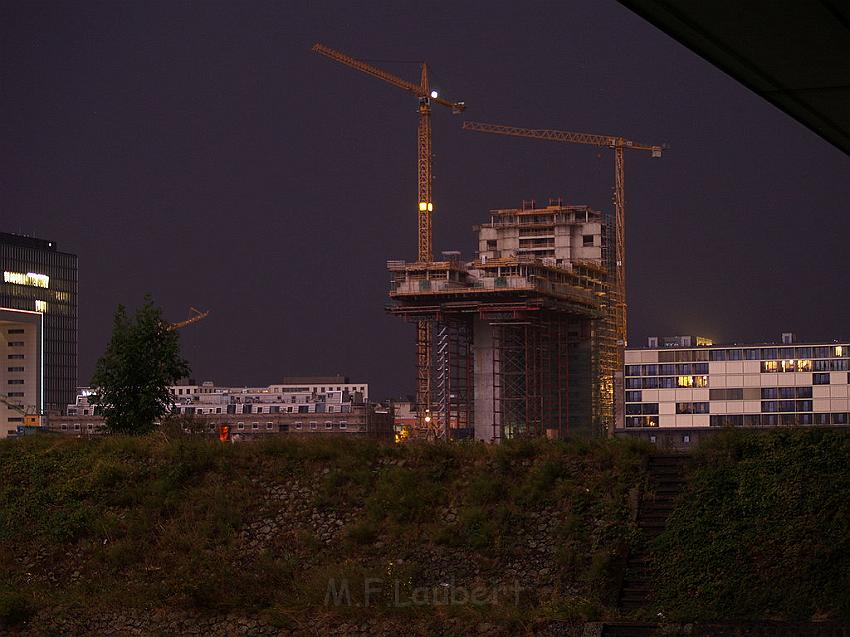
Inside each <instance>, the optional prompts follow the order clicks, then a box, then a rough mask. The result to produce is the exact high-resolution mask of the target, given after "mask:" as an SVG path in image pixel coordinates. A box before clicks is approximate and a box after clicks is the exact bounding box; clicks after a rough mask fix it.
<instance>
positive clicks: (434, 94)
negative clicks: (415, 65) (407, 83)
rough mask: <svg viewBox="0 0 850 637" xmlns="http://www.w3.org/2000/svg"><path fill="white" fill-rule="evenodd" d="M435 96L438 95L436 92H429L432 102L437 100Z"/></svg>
mask: <svg viewBox="0 0 850 637" xmlns="http://www.w3.org/2000/svg"><path fill="white" fill-rule="evenodd" d="M437 95H439V93H437V91H431V99H433V100H435V99H437Z"/></svg>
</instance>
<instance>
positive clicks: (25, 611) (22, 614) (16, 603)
mask: <svg viewBox="0 0 850 637" xmlns="http://www.w3.org/2000/svg"><path fill="white" fill-rule="evenodd" d="M33 613H34V608H33V605H32V604H31V603H30V600H29V599H28V598H27V596H26V595H24V594H23V593H21V592H19V591H15V590H11V589H0V628H2V627H3V624H6V625H9V626H15V625H17V624H20V623H23V622H25V621H27V620H28V619H29V618H30V617H32V615H33Z"/></svg>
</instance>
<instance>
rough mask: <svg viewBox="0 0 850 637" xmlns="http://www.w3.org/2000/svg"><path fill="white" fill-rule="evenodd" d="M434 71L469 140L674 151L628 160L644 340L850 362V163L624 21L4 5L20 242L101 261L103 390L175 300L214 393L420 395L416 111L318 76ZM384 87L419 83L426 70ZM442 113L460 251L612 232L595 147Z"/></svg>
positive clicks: (1, 188) (8, 179)
mask: <svg viewBox="0 0 850 637" xmlns="http://www.w3.org/2000/svg"><path fill="white" fill-rule="evenodd" d="M316 41H320V42H323V43H325V44H327V45H329V46H331V47H334V48H337V49H340V50H342V51H344V52H348V53H350V54H352V55H354V56H356V57H361V58H367V59H381V60H420V59H425V60H427V61H428V63H429V66H430V67H431V75H432V80H433V83H434V84H435V85H436V86H437V87H438V88H440V89H442V90H443V95H444V96H446V97H448V98H450V99H457V100H465V101H466V103H467V105H468V110H467V114H466V117H468V118H469V119H471V120H479V121H488V122H497V123H505V124H513V125H518V126H527V127H540V128H544V127H547V128H562V129H566V130H574V131H582V132H593V133H603V134H621V135H623V136H625V137H628V138H631V139H633V140H636V141H639V142H643V143H661V142H666V143H668V144H670V146H671V149H670V151H669V152H668V153H666V154H665V156H664V157H663V158H662V159H660V160H653V159H650V158H649V157H648V156H644V155H643V154H642V153H631V154H629V153H627V157H626V196H627V208H626V211H627V219H628V225H627V235H628V245H627V248H628V285H629V304H630V340H631V343H632V344H642V343H644V342H645V337H646V336H647V335H652V334H687V333H698V334H702V335H707V336H710V337H713V338H714V339H716V340H721V341H733V340H735V341H739V342H745V341H763V340H769V339H774V338H776V337H777V336H778V334H779V333H780V332H781V331H787V330H794V331H796V332H797V333H798V335H799V336H800V337H801V338H806V339H832V338H837V337H843V338H847V337H848V325H850V300H848V299H850V295H848V292H850V283H848V266H849V265H850V258H848V239H850V221H848V219H850V179H848V177H849V176H850V159H848V157H847V156H845V155H843V154H842V153H840V152H839V151H838V150H837V149H835V148H833V147H832V146H830V145H829V144H828V143H827V142H825V141H823V140H821V139H820V138H819V137H817V136H816V135H815V134H814V133H811V132H809V131H808V130H807V129H805V128H804V127H803V126H802V125H800V124H798V123H796V122H795V121H793V120H792V119H791V118H790V117H788V116H786V115H784V114H783V113H781V112H780V111H778V110H777V109H775V108H774V107H772V106H770V105H769V104H767V103H766V102H764V101H763V100H762V99H760V98H759V97H757V96H756V95H754V94H752V93H750V92H749V91H748V90H747V89H745V88H743V87H742V86H740V85H739V84H737V83H736V82H735V81H734V80H732V79H731V78H729V77H727V76H726V75H724V74H723V73H722V72H720V71H718V70H717V69H715V68H714V67H712V66H711V65H709V64H708V63H707V62H705V61H703V60H702V59H701V58H699V57H697V56H696V55H695V54H693V53H691V52H690V51H688V50H687V49H685V48H684V47H682V46H681V45H679V44H677V43H676V42H674V41H673V40H672V39H670V38H669V37H668V36H666V35H664V34H663V33H661V32H660V31H658V30H656V29H655V28H654V27H652V26H650V25H649V24H648V23H645V22H644V21H643V20H641V19H640V18H639V17H637V16H636V15H634V14H632V13H630V12H629V11H628V10H626V9H625V8H623V7H622V6H620V5H619V4H617V3H616V2H613V1H597V0H587V1H584V2H561V1H553V2H525V3H519V2H468V3H467V2H463V3H458V2H415V3H406V2H356V3H355V2H295V1H286V2H279V1H274V2H260V1H251V2H235V1H233V2H211V1H204V2H176V1H174V0H168V1H166V2H161V1H156V2H151V1H145V2H141V1H137V2H129V1H127V2H114V1H112V0H109V1H107V2H91V1H87V2H49V3H47V2H39V1H22V0H21V1H14V2H9V1H5V0H4V1H3V2H2V3H0V131H2V133H0V201H2V204H0V230H3V231H10V232H23V233H27V234H32V235H36V236H40V237H44V238H49V239H53V240H55V241H57V242H58V243H59V246H60V249H64V250H67V251H69V252H75V253H77V254H78V255H79V257H80V382H81V383H85V382H87V380H88V379H89V378H90V376H91V373H92V370H93V368H94V362H95V360H96V359H97V357H98V356H99V355H100V353H101V352H102V350H103V348H104V346H105V344H106V341H107V339H108V337H109V330H110V322H111V315H112V312H113V310H114V308H115V305H116V304H117V303H125V304H127V305H130V306H135V305H136V304H138V302H139V301H140V300H141V298H142V296H143V295H144V294H145V292H150V293H152V294H153V296H154V298H155V300H156V301H157V302H158V303H160V304H161V305H162V306H163V308H164V310H165V313H166V316H167V317H168V318H169V319H171V320H179V319H182V318H184V317H185V316H186V315H187V314H188V309H187V308H188V306H189V305H194V306H196V307H199V308H203V309H209V310H210V311H211V313H210V316H209V318H207V319H206V320H204V321H203V322H201V323H199V324H197V325H194V326H192V327H190V328H187V329H186V330H185V331H184V332H183V344H184V354H185V355H186V356H187V358H189V359H190V362H191V364H192V367H193V369H194V375H195V377H196V378H197V379H198V380H203V379H213V380H215V381H217V382H219V383H232V384H241V383H247V384H268V383H272V382H277V381H279V380H280V378H281V377H282V376H284V375H295V374H319V373H326V374H334V373H343V374H347V375H350V376H352V377H354V378H356V379H358V380H360V379H363V380H366V381H368V382H370V383H371V384H372V393H373V395H374V396H375V397H380V396H385V395H390V394H399V393H402V392H410V391H412V389H413V385H414V370H413V360H414V357H413V354H414V350H413V342H414V328H413V327H412V326H411V325H405V324H403V323H401V322H398V321H397V320H395V319H392V318H390V317H387V316H385V314H384V311H383V307H384V304H385V302H386V298H385V295H386V291H387V287H388V285H387V282H388V277H387V274H386V271H385V262H386V260H387V259H407V260H412V259H414V258H415V244H416V213H415V208H416V171H415V169H416V163H415V162H416V119H417V115H416V101H415V98H414V97H412V96H409V95H408V94H406V93H404V92H402V91H400V90H398V89H395V88H393V87H391V86H389V85H385V84H383V83H381V82H379V81H378V80H375V79H372V78H370V77H367V76H365V75H361V74H359V73H357V72H356V71H353V70H351V69H349V68H347V67H344V66H341V65H339V64H335V63H333V62H331V61H329V60H327V59H325V58H321V57H319V56H317V55H315V54H313V53H311V52H310V46H311V45H312V44H313V43H314V42H316ZM381 66H384V67H386V68H387V69H389V70H391V71H393V72H395V73H397V74H399V75H402V76H405V77H409V78H410V79H412V80H416V79H417V78H418V67H417V66H416V65H415V64H394V63H382V64H381ZM443 110H444V109H438V110H437V111H435V113H434V151H435V160H434V162H435V163H434V174H435V182H434V192H435V201H436V205H437V209H438V212H437V214H436V215H435V218H434V244H435V245H434V247H435V252H437V253H439V251H441V250H447V249H458V250H462V251H463V252H464V253H465V254H470V253H471V252H472V250H474V248H475V243H474V235H473V233H472V231H471V226H472V225H473V224H474V223H477V222H481V221H484V220H486V218H487V215H488V210H489V209H491V208H496V207H512V206H515V205H519V204H520V203H521V201H522V200H523V199H532V198H534V199H536V200H537V201H539V202H541V203H545V201H546V200H547V198H548V197H558V196H560V197H563V198H564V199H565V200H567V201H568V202H570V203H576V204H582V203H588V204H591V205H593V206H594V207H597V208H605V209H607V208H609V207H610V200H611V184H612V180H613V177H612V158H611V155H610V152H609V151H606V150H597V149H595V148H592V147H584V146H575V145H567V144H553V143H545V142H538V141H533V140H523V139H512V138H504V137H497V136H487V135H481V134H478V133H470V132H463V131H461V128H460V125H461V119H460V118H459V117H454V116H452V115H451V114H450V113H449V112H448V111H446V112H440V111H443Z"/></svg>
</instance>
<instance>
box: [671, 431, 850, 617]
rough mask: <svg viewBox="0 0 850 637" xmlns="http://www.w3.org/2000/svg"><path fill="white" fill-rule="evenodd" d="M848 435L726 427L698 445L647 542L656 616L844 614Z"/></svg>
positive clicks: (847, 602)
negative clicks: (684, 481)
mask: <svg viewBox="0 0 850 637" xmlns="http://www.w3.org/2000/svg"><path fill="white" fill-rule="evenodd" d="M848 458H850V436H848V435H847V433H845V432H843V431H825V430H779V431H771V432H741V431H731V432H728V433H724V434H721V435H719V436H717V437H716V438H715V439H713V440H711V441H710V442H709V443H707V444H704V445H703V447H702V448H701V449H700V452H699V453H698V455H697V456H696V458H695V463H694V467H693V469H692V471H691V473H690V476H689V484H688V488H687V491H686V493H684V494H683V496H682V498H681V500H680V501H679V503H678V505H677V507H676V509H675V510H674V512H673V513H672V515H671V516H670V519H669V521H668V525H667V529H666V531H665V532H664V533H663V534H662V535H661V536H660V537H659V538H658V540H657V543H656V545H655V555H656V563H657V567H658V568H657V579H656V584H657V592H658V595H657V597H658V599H657V605H658V610H660V611H661V612H664V613H665V614H666V615H667V616H668V617H669V616H672V615H674V614H675V615H676V616H680V617H682V618H686V619H689V620H690V619H720V618H726V619H731V618H742V619H747V618H765V617H771V618H779V617H784V618H788V619H801V620H805V619H810V618H812V617H815V616H817V617H828V616H833V617H841V618H845V619H846V618H848V617H850V595H848V594H847V591H848V590H850V503H848V500H847V493H848V492H850V468H848V465H847V459H848Z"/></svg>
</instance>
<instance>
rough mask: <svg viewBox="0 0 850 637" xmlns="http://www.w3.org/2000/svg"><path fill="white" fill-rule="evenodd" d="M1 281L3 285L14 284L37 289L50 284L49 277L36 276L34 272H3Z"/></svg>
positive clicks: (44, 275) (43, 275)
mask: <svg viewBox="0 0 850 637" xmlns="http://www.w3.org/2000/svg"><path fill="white" fill-rule="evenodd" d="M3 281H4V282H5V283H14V284H15V285H32V286H35V287H37V288H46V287H47V286H48V285H49V284H50V277H49V276H47V275H46V274H36V273H35V272H27V273H26V274H23V273H22V272H3Z"/></svg>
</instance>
